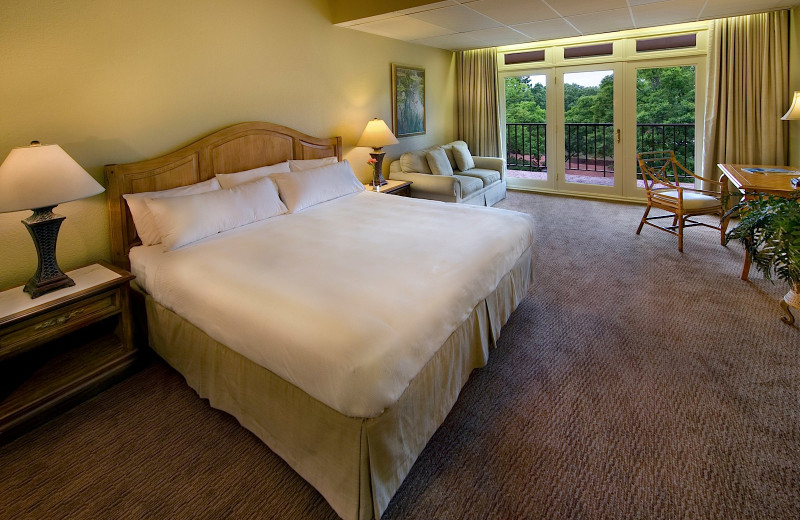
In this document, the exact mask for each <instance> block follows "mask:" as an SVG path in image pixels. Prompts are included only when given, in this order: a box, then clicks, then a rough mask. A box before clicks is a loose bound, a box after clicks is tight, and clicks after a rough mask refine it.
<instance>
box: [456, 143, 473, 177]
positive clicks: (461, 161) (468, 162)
mask: <svg viewBox="0 0 800 520" xmlns="http://www.w3.org/2000/svg"><path fill="white" fill-rule="evenodd" d="M451 146H452V148H453V157H455V159H456V164H457V165H458V169H459V170H461V171H462V172H465V171H467V170H470V169H472V168H474V167H475V161H474V160H472V154H471V153H470V152H469V148H468V147H467V143H465V142H464V141H454V142H453V144H452V145H451Z"/></svg>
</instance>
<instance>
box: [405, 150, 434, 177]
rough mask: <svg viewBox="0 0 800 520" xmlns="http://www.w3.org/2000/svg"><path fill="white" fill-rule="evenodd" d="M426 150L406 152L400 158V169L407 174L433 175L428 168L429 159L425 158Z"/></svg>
mask: <svg viewBox="0 0 800 520" xmlns="http://www.w3.org/2000/svg"><path fill="white" fill-rule="evenodd" d="M425 152H426V150H417V151H416V152H406V153H404V154H403V155H401V156H400V169H401V170H403V171H404V172H406V173H411V172H416V173H431V168H430V166H428V159H427V158H426V157H425Z"/></svg>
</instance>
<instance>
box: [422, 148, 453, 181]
mask: <svg viewBox="0 0 800 520" xmlns="http://www.w3.org/2000/svg"><path fill="white" fill-rule="evenodd" d="M425 158H426V159H427V160H428V166H430V168H431V173H433V174H434V175H453V167H452V166H450V161H449V160H448V159H447V154H446V153H445V152H444V149H443V148H433V149H431V150H428V151H427V152H425Z"/></svg>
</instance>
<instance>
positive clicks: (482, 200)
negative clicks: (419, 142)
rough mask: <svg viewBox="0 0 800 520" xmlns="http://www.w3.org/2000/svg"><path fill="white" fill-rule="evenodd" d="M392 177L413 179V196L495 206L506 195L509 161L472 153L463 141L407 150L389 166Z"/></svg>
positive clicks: (406, 179)
mask: <svg viewBox="0 0 800 520" xmlns="http://www.w3.org/2000/svg"><path fill="white" fill-rule="evenodd" d="M389 178H390V179H395V180H403V181H411V182H412V183H413V184H411V196H412V197H417V198H421V199H433V200H441V201H444V202H461V203H464V204H476V205H480V206H493V205H494V204H496V203H497V202H499V201H501V200H503V199H504V198H506V161H505V159H502V158H500V157H478V156H474V155H471V154H470V152H469V148H468V147H467V144H466V143H465V142H464V141H454V142H452V143H449V144H446V145H444V146H435V147H432V148H427V149H425V150H418V151H413V152H406V153H404V154H403V155H401V156H400V159H399V160H397V161H393V162H392V163H391V164H390V165H389Z"/></svg>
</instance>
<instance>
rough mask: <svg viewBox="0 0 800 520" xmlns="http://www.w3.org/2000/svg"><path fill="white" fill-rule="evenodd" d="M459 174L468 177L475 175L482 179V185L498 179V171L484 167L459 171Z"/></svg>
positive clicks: (492, 182) (487, 184)
mask: <svg viewBox="0 0 800 520" xmlns="http://www.w3.org/2000/svg"><path fill="white" fill-rule="evenodd" d="M459 175H466V176H469V177H477V178H479V179H480V180H481V181H483V186H484V187H486V186H489V185H490V184H494V183H495V182H497V181H499V180H500V172H499V171H497V170H487V169H484V168H473V169H471V170H467V171H465V172H459Z"/></svg>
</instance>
